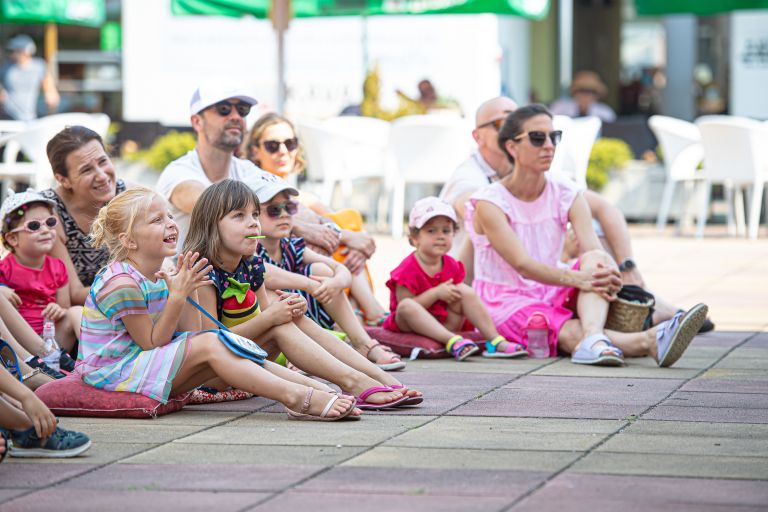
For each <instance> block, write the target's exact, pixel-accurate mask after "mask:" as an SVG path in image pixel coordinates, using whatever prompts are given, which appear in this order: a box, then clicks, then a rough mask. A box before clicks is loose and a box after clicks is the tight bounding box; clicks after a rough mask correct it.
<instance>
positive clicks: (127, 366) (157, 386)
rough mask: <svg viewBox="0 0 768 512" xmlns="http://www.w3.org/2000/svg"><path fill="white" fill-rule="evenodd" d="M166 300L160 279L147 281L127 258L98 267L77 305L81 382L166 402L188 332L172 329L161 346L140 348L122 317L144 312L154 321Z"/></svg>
mask: <svg viewBox="0 0 768 512" xmlns="http://www.w3.org/2000/svg"><path fill="white" fill-rule="evenodd" d="M167 301H168V287H167V286H166V284H165V281H164V280H162V279H158V280H157V281H156V282H154V283H153V282H152V281H150V280H149V279H147V278H146V277H144V276H143V275H141V274H140V273H139V271H138V270H136V269H135V268H133V267H132V266H131V265H130V264H128V263H125V262H112V263H111V264H110V265H109V266H108V267H107V268H105V269H104V270H103V271H102V272H100V273H99V274H98V275H97V276H96V278H95V279H94V281H93V284H92V285H91V290H90V293H89V295H88V298H87V299H86V301H85V307H84V308H83V320H82V324H81V334H80V336H81V337H80V348H79V353H78V355H77V359H78V366H77V371H78V373H80V375H81V377H82V379H83V381H84V382H85V383H86V384H90V385H91V386H93V387H96V388H99V389H105V390H107V391H131V392H134V393H141V394H142V395H146V396H148V397H150V398H154V399H155V400H159V401H160V402H163V403H165V402H167V401H168V395H169V394H170V392H171V387H172V381H173V378H174V377H175V376H176V374H177V373H178V371H179V368H180V367H181V363H182V361H183V360H184V356H185V354H186V351H187V337H188V336H189V335H190V334H191V333H186V332H185V333H177V335H176V337H175V338H174V339H173V340H172V341H171V342H170V343H168V344H167V345H163V346H162V347H157V348H153V349H151V350H144V349H142V348H141V347H140V346H139V345H138V344H137V343H136V342H135V341H133V339H131V335H130V334H129V333H128V330H127V328H126V327H125V324H124V323H123V320H122V318H123V317H124V316H126V315H149V317H150V319H151V320H152V322H153V323H154V322H156V321H157V318H158V317H159V316H160V312H161V311H162V310H163V309H164V308H165V304H166V302H167Z"/></svg>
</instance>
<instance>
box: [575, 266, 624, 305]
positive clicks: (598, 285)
mask: <svg viewBox="0 0 768 512" xmlns="http://www.w3.org/2000/svg"><path fill="white" fill-rule="evenodd" d="M578 273H579V277H580V279H579V281H580V283H579V285H578V288H579V289H580V290H581V291H584V292H594V293H597V294H598V295H600V296H601V297H602V298H604V299H605V300H607V301H608V302H611V301H614V300H616V294H617V293H619V290H621V285H622V283H621V274H620V273H619V270H618V269H617V268H615V267H613V266H611V267H606V266H605V265H603V264H602V263H598V264H597V269H596V270H595V271H594V272H592V273H590V272H587V271H583V270H582V271H579V272H578Z"/></svg>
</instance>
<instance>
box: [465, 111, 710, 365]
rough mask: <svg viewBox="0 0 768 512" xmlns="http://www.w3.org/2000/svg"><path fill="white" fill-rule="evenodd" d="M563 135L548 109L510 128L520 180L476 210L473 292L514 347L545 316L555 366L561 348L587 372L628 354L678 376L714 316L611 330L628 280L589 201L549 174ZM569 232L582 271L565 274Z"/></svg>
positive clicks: (694, 314)
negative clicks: (676, 367) (599, 231)
mask: <svg viewBox="0 0 768 512" xmlns="http://www.w3.org/2000/svg"><path fill="white" fill-rule="evenodd" d="M561 135H562V134H561V132H559V131H555V130H554V129H553V127H552V114H551V113H550V112H549V111H548V110H547V108H546V107H545V106H543V105H529V106H527V107H523V108H520V109H518V110H517V111H515V112H514V113H512V114H510V115H509V116H508V117H507V119H506V120H505V122H504V125H503V126H502V128H501V130H500V132H499V146H500V148H501V149H502V151H504V152H505V153H506V154H507V157H508V158H509V160H510V162H512V163H513V165H514V171H513V172H512V173H511V174H509V175H507V176H506V177H504V178H503V179H501V180H500V181H498V182H496V183H494V184H492V185H490V186H488V187H486V188H484V189H482V190H480V191H478V192H477V193H475V194H474V195H473V196H472V197H471V198H470V200H469V202H468V203H467V211H466V221H467V231H468V233H469V235H470V237H471V240H472V243H473V244H474V246H475V280H474V283H473V286H474V288H475V289H476V290H477V293H478V295H479V296H480V298H481V299H482V300H483V302H484V303H485V304H486V306H487V308H488V310H489V312H490V313H491V317H492V318H493V320H494V323H495V324H496V326H497V328H498V330H499V333H500V334H501V335H502V336H504V337H506V338H507V339H509V340H514V341H520V342H521V343H522V344H524V345H527V342H528V340H527V336H526V331H527V323H528V320H529V318H531V316H532V315H533V314H534V313H537V312H538V313H542V314H543V315H544V316H545V317H546V318H547V321H548V324H549V338H548V341H549V347H550V355H552V356H554V355H556V354H557V350H558V348H559V349H560V350H562V351H563V352H566V353H569V354H571V355H572V356H571V361H572V362H574V363H579V364H592V365H604V366H618V365H622V364H623V363H624V355H625V354H626V355H627V356H629V357H643V356H652V357H654V358H655V359H656V360H657V361H658V363H659V365H660V366H670V365H672V364H674V363H675V361H677V360H678V359H679V358H680V356H681V355H682V354H683V352H684V351H685V349H686V348H687V347H688V345H689V343H690V342H691V340H692V339H693V337H694V336H695V335H696V333H697V331H698V330H699V327H701V324H702V323H703V322H704V319H705V318H706V314H707V306H705V305H704V304H699V305H697V306H694V307H693V308H691V309H690V310H689V311H687V312H680V313H678V314H677V315H675V316H674V317H673V318H672V319H671V320H668V321H666V322H662V323H660V324H659V325H657V326H656V327H653V328H652V329H649V330H647V331H644V332H638V333H621V332H615V331H610V330H606V329H605V328H604V326H605V320H606V318H607V315H608V306H609V303H610V302H611V301H612V300H615V298H616V293H618V291H619V290H620V289H621V275H620V274H619V271H618V269H617V266H616V263H615V262H614V261H613V259H612V258H611V257H610V256H609V255H608V253H606V252H605V251H604V250H603V248H602V246H601V245H600V242H599V240H598V238H597V235H596V234H595V231H594V229H593V228H592V222H591V214H590V211H589V206H587V203H586V201H585V200H584V197H583V196H582V194H581V193H580V192H579V191H578V190H577V189H576V187H575V186H574V185H573V184H571V183H570V182H564V181H560V180H558V179H555V178H552V177H551V176H548V174H547V170H548V169H549V166H550V164H551V163H552V157H553V156H554V153H555V146H556V144H557V143H558V142H559V141H560V137H561ZM569 222H570V223H571V225H572V227H573V230H574V232H575V234H576V237H577V239H578V241H579V246H580V247H581V249H582V251H583V252H582V254H581V256H580V259H579V261H578V263H577V264H576V265H574V267H573V268H561V267H559V266H558V264H557V262H558V259H559V256H560V252H561V250H562V244H563V240H564V238H565V233H566V228H567V225H568V223H569Z"/></svg>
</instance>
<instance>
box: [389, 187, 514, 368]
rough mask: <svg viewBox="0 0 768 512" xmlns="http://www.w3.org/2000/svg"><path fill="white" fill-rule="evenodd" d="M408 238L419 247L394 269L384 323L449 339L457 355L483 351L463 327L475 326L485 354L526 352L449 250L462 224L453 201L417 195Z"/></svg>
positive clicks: (459, 358)
mask: <svg viewBox="0 0 768 512" xmlns="http://www.w3.org/2000/svg"><path fill="white" fill-rule="evenodd" d="M408 227H409V229H410V232H409V236H408V241H409V242H410V244H411V245H412V246H413V247H414V248H415V250H414V251H413V253H411V254H410V255H409V256H408V257H406V258H405V259H404V260H403V261H402V263H400V265H398V266H397V268H395V270H393V271H392V273H391V274H390V279H389V281H387V287H388V288H389V290H390V311H391V314H390V315H389V316H388V317H387V320H386V321H385V322H384V328H385V329H389V330H391V331H395V332H413V333H416V334H421V335H422V336H426V337H428V338H432V339H434V340H435V341H438V342H440V343H444V344H445V348H446V350H447V351H448V352H449V353H450V354H451V355H452V356H453V357H454V358H456V360H457V361H463V360H464V359H466V358H467V357H469V356H471V355H472V354H474V353H476V352H478V351H479V347H478V346H477V344H476V343H475V342H474V341H471V340H469V339H466V338H464V337H463V336H462V335H461V334H459V333H460V332H462V331H468V330H472V329H474V326H476V327H477V329H478V330H479V331H480V332H481V334H482V335H483V336H484V337H485V338H486V339H487V340H488V341H487V342H486V351H485V352H483V356H485V357H500V358H513V357H524V356H526V355H528V353H527V351H526V350H525V348H524V347H523V346H522V345H520V344H519V343H515V342H512V341H508V340H506V339H505V338H504V337H503V336H500V335H499V333H498V331H497V330H496V327H495V326H494V325H493V321H492V320H491V317H490V315H489V314H488V312H487V311H486V309H485V307H484V306H483V304H482V302H480V299H479V298H478V296H477V295H476V294H475V292H474V290H472V288H470V287H469V286H467V285H466V284H464V277H465V270H464V265H463V264H462V263H461V262H460V261H458V260H456V259H454V258H452V257H451V256H449V255H448V251H450V250H451V246H452V245H453V236H454V234H455V233H456V229H457V228H458V222H457V219H456V213H455V212H454V209H453V207H451V205H449V204H448V203H446V202H444V201H442V200H440V199H438V198H437V197H425V198H423V199H420V200H418V201H416V203H415V204H414V205H413V209H412V210H411V213H410V215H409V216H408Z"/></svg>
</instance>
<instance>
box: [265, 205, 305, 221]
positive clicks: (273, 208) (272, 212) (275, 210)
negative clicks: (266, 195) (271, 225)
mask: <svg viewBox="0 0 768 512" xmlns="http://www.w3.org/2000/svg"><path fill="white" fill-rule="evenodd" d="M283 210H285V212H286V213H287V214H288V215H296V212H298V211H299V205H298V203H295V202H293V201H288V202H285V203H277V204H271V205H269V206H267V215H269V216H270V217H272V218H273V219H276V218H278V217H280V215H281V214H282V213H283Z"/></svg>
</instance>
